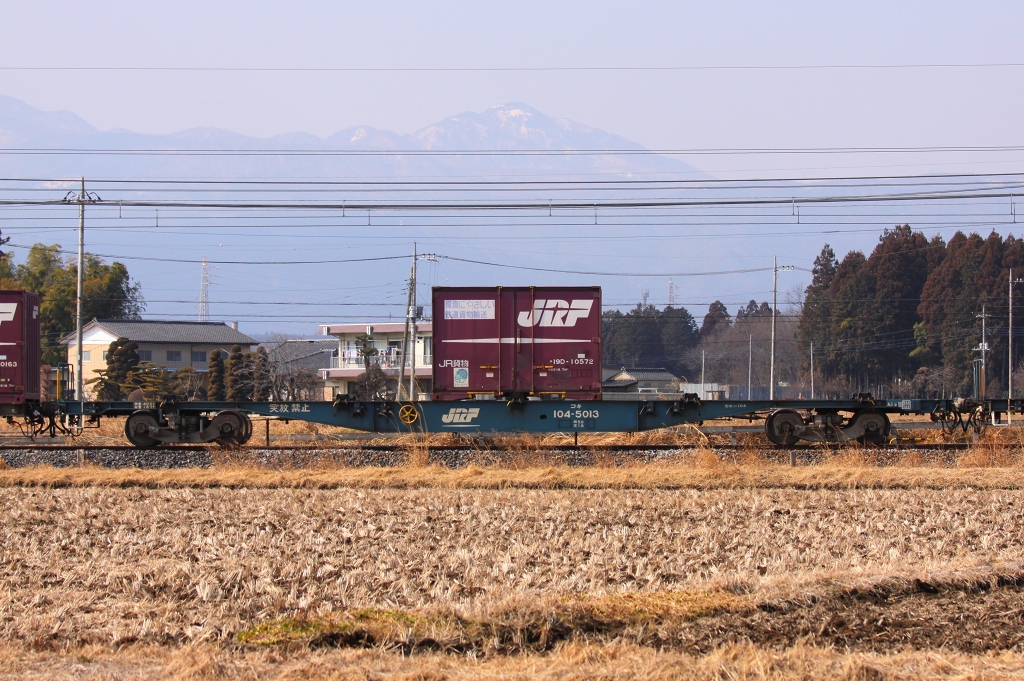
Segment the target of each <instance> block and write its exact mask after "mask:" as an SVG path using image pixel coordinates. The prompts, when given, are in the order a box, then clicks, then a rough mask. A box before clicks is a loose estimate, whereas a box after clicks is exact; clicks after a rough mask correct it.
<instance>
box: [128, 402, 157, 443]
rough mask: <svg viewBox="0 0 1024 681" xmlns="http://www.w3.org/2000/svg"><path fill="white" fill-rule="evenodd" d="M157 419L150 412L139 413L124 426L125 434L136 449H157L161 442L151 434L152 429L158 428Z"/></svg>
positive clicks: (132, 416) (130, 417) (131, 417)
mask: <svg viewBox="0 0 1024 681" xmlns="http://www.w3.org/2000/svg"><path fill="white" fill-rule="evenodd" d="M158 427H159V424H158V423H157V422H156V417H155V416H153V414H151V413H150V412H148V411H137V412H135V413H134V414H132V415H131V416H129V417H128V420H127V421H125V424H124V434H125V437H127V438H128V442H131V443H132V444H133V445H135V446H136V447H156V446H157V445H158V444H160V441H159V440H157V439H156V438H155V437H153V436H151V435H150V434H149V429H150V428H158Z"/></svg>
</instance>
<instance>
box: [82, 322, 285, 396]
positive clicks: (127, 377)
mask: <svg viewBox="0 0 1024 681" xmlns="http://www.w3.org/2000/svg"><path fill="white" fill-rule="evenodd" d="M138 348H139V346H138V344H137V343H136V342H135V341H130V340H128V339H127V338H118V339H117V340H115V341H113V342H112V343H111V344H110V345H109V346H108V348H107V367H106V369H104V370H102V371H99V372H98V375H97V377H96V378H94V379H92V380H91V381H89V384H90V385H92V386H93V392H94V393H95V394H96V396H97V399H99V400H107V401H119V400H124V399H127V398H128V397H129V396H130V395H131V394H132V393H133V392H135V391H137V390H141V391H142V393H143V394H144V395H147V396H150V397H153V398H156V399H163V398H165V397H171V396H173V397H176V398H178V399H181V400H207V399H209V400H213V401H225V400H226V401H228V402H265V401H267V399H268V398H269V397H270V392H271V390H270V388H271V380H270V362H269V359H268V356H267V351H266V350H265V349H264V348H262V347H260V348H257V349H256V351H255V352H244V353H243V352H242V347H241V346H240V345H233V346H232V347H231V352H230V353H229V354H228V355H227V360H226V361H225V358H224V353H222V352H221V351H220V350H214V351H212V352H211V353H210V361H209V371H208V373H207V377H208V381H204V380H203V375H202V373H201V372H198V371H196V370H195V369H193V368H192V367H183V368H181V369H176V370H168V369H167V367H166V366H164V365H162V364H159V365H157V364H154V363H153V362H147V361H143V360H140V359H139V354H138Z"/></svg>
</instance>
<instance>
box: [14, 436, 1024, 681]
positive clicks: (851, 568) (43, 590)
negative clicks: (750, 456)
mask: <svg viewBox="0 0 1024 681" xmlns="http://www.w3.org/2000/svg"><path fill="white" fill-rule="evenodd" d="M977 456H978V455H975V458H977ZM1022 509H1024V469H1022V468H1020V467H1018V466H1012V467H1003V468H992V467H988V468H986V467H978V468H966V467H962V468H937V467H927V468H920V467H907V466H904V467H898V468H891V469H878V468H866V467H862V466H858V465H855V462H853V463H848V464H845V465H841V463H834V464H833V465H830V466H822V467H801V468H798V469H790V468H788V467H782V466H770V465H763V464H762V465H748V466H734V465H722V464H720V463H718V464H716V463H713V462H711V461H702V460H699V459H694V460H690V461H688V462H686V463H685V464H683V463H676V464H674V465H673V464H665V465H659V466H647V467H636V468H609V469H600V468H598V469H595V468H589V469H560V468H551V467H540V468H523V469H520V470H511V469H469V470H462V471H445V470H438V469H433V468H422V467H412V468H405V469H392V470H384V471H379V470H378V471H370V470H361V469H347V470H346V469H339V470H321V471H270V470H257V469H245V468H229V467H214V468H213V469H210V470H207V471H165V472H156V471H145V472H144V471H104V470H99V469H89V468H84V469H70V470H64V471H57V470H54V469H20V470H6V471H0V514H2V517H3V519H4V522H3V524H2V526H0V547H2V549H0V550H2V559H3V560H2V563H0V587H2V592H0V678H3V677H4V675H7V676H9V677H12V678H13V677H38V678H46V677H50V678H110V679H115V678H116V679H122V678H159V677H172V678H289V679H290V678H296V679H298V678H331V677H334V678H480V677H496V678H533V677H542V678H543V677H547V678H602V677H603V678H613V677H614V678H624V677H630V678H678V677H680V676H682V677H693V678H709V679H711V678H714V679H726V678H737V679H758V678H815V677H817V678H820V677H825V676H828V677H833V678H850V679H871V678H920V677H925V676H927V677H944V678H974V677H977V678H1015V677H1019V676H1020V675H1021V674H1024V656H1022V655H1021V650H1020V648H1021V642H1022V640H1024V628H1022V626H1021V625H1022V624H1024V522H1022V520H1021V512H1022Z"/></svg>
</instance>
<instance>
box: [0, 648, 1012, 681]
mask: <svg viewBox="0 0 1024 681" xmlns="http://www.w3.org/2000/svg"><path fill="white" fill-rule="evenodd" d="M1022 674H1024V656H1021V655H1020V654H1017V653H1003V654H1000V655H993V656H981V657H978V656H968V655H957V654H955V653H949V652H905V653H897V654H889V655H878V654H870V653H867V654H866V653H842V652H837V651H834V650H823V649H820V648H814V647H809V646H803V645H800V646H796V647H793V648H790V649H787V650H773V649H765V648H760V647H756V646H749V645H740V646H729V647H726V648H723V649H722V650H720V651H716V652H715V653H713V654H711V655H707V656H695V655H687V654H684V653H679V652H673V651H655V650H651V649H649V648H643V647H637V646H628V645H603V646H602V645H581V644H574V645H569V646H565V647H564V648H561V649H559V650H558V651H556V652H553V653H549V654H544V655H523V656H517V657H501V658H489V659H472V658H462V657H452V656H450V655H439V654H426V655H417V656H414V657H404V656H398V655H392V654H387V653H380V652H377V651H367V650H320V651H313V652H308V651H302V652H280V651H249V652H245V653H237V652H232V651H225V650H223V649H219V648H215V647H210V646H187V647H184V648H181V649H178V650H167V649H162V648H154V647H144V646H129V647H126V648H124V649H122V650H121V651H119V652H116V653H114V652H111V651H109V650H103V649H82V650H75V651H71V652H66V653H52V652H46V653H31V652H25V651H21V650H15V649H7V650H5V649H3V648H0V679H6V678H33V679H41V680H45V681H49V680H51V679H85V678H89V679H95V680H96V681H106V680H110V681H113V680H114V679H118V680H122V679H124V680H127V679H152V678H169V679H181V680H183V681H184V680H189V681H191V680H208V679H226V680H227V679H279V680H280V681H299V680H300V679H303V680H305V679H331V680H333V681H350V680H352V681H354V680H356V679H360V680H361V679H380V680H382V681H383V680H395V681H399V680H401V681H413V680H424V681H425V680H432V679H438V680H440V679H450V680H451V681H462V680H464V679H465V680H470V679H474V680H475V679H503V680H504V681H518V680H519V679H545V680H551V681H554V680H556V679H557V680H559V681H577V680H583V679H598V680H604V679H627V678H628V679H639V680H642V681H656V680H657V681H660V680H661V679H680V678H685V679H695V680H699V681H705V680H706V681H723V680H733V679H742V680H743V681H761V680H763V679H777V680H780V681H797V680H799V681H806V680H807V679H837V680H839V681H865V680H873V679H894V680H896V679H925V678H927V679H951V680H952V679H957V680H963V679H987V680H992V681H998V680H1002V679H1019V678H1020V677H1021V675H1022Z"/></svg>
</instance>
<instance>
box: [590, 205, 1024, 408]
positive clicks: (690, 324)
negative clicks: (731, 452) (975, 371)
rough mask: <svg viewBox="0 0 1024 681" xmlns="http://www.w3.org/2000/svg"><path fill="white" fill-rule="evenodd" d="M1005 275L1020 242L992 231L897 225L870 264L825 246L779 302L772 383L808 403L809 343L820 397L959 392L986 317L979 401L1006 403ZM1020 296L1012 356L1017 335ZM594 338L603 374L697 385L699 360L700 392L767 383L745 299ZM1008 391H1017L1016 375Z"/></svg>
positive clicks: (611, 322) (607, 318) (651, 310)
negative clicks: (670, 378) (946, 231)
mask: <svg viewBox="0 0 1024 681" xmlns="http://www.w3.org/2000/svg"><path fill="white" fill-rule="evenodd" d="M1011 268H1013V269H1014V270H1015V272H1019V273H1020V274H1019V276H1021V277H1022V278H1024V245H1022V242H1021V240H1020V239H1017V238H1016V237H1013V236H1008V237H1006V238H1005V239H1004V238H1003V237H1002V236H1000V235H999V234H998V233H996V232H992V233H991V234H989V235H988V236H987V237H982V236H979V235H978V234H970V235H965V234H963V233H962V232H957V233H956V234H955V235H954V236H953V237H952V238H950V240H949V242H948V243H947V242H946V241H944V240H943V239H942V237H940V236H933V237H932V238H930V239H929V238H927V237H926V236H925V235H924V234H923V233H921V232H919V231H914V230H913V229H912V228H911V227H910V226H909V225H902V226H897V227H895V228H893V229H888V230H885V231H884V232H883V234H882V235H881V236H880V237H879V241H878V244H877V245H876V246H875V247H874V249H873V250H872V251H871V253H870V254H869V255H867V256H865V255H864V253H862V252H861V251H850V252H849V253H847V254H846V255H845V256H843V258H842V259H841V260H840V259H839V258H838V257H837V256H836V254H835V253H834V252H833V250H832V248H831V247H830V246H829V245H828V244H825V245H824V247H823V248H822V250H821V253H820V254H819V255H818V257H817V258H816V259H815V261H814V264H813V272H812V280H811V283H810V285H809V286H808V287H807V288H806V290H805V291H804V292H803V295H802V296H801V297H800V298H799V299H797V300H790V301H788V302H787V304H786V305H780V310H779V316H778V319H777V325H778V328H777V342H776V379H777V381H778V382H780V383H781V384H783V385H791V386H794V387H799V388H800V389H801V391H802V392H803V393H804V394H807V392H808V391H807V387H808V385H809V383H810V378H811V375H810V363H811V348H812V346H813V349H814V378H815V382H816V386H817V391H818V395H819V396H823V395H826V394H828V395H833V396H842V395H846V394H849V393H852V392H859V391H871V392H873V393H875V394H876V395H879V396H882V394H886V395H892V396H918V397H930V396H934V397H940V396H943V395H945V396H951V395H961V396H965V395H969V394H970V392H971V387H972V381H971V368H972V363H973V362H974V360H976V359H980V358H981V353H980V352H979V351H978V348H979V346H980V343H981V335H982V321H983V320H982V315H983V314H984V317H985V319H984V324H985V332H986V340H987V343H988V352H987V353H986V364H987V371H986V373H987V377H988V379H987V393H988V395H989V396H998V395H1005V389H1006V374H1007V369H1008V357H1007V338H1008V321H1009V275H1010V269H1011ZM1015 276H1018V275H1016V274H1015ZM1020 293H1021V294H1022V295H1021V296H1020V297H1015V299H1014V318H1015V320H1016V321H1015V325H1014V340H1015V345H1016V346H1017V347H1020V341H1019V339H1020V338H1022V337H1024V316H1022V315H1021V313H1022V312H1024V305H1022V302H1024V301H1022V298H1024V290H1022V291H1021V292H1020ZM603 336H604V338H603V340H604V343H603V345H604V348H603V352H604V358H605V362H606V364H608V365H612V366H615V365H620V364H621V365H622V366H657V367H665V368H667V369H669V370H670V371H672V372H673V373H675V374H676V375H677V376H680V377H681V378H686V379H687V380H689V381H691V382H696V381H698V380H700V375H699V374H700V370H701V362H702V360H703V363H704V372H705V380H706V381H707V382H709V383H710V382H718V383H732V384H740V385H743V384H746V383H747V380H748V371H749V372H750V380H751V381H752V383H753V384H754V385H767V383H768V370H769V360H768V356H769V353H770V338H771V306H770V305H769V304H768V303H758V302H756V301H753V300H752V301H750V302H749V303H747V304H746V305H745V306H744V307H741V308H739V309H738V310H737V311H736V314H735V315H732V314H730V312H729V310H728V309H727V307H726V306H725V305H724V304H722V303H721V302H720V301H715V302H714V303H712V304H711V306H710V307H709V310H708V313H707V314H706V315H705V317H704V319H703V320H702V322H701V324H700V325H698V324H697V320H696V319H695V318H694V317H693V316H692V315H690V313H688V312H687V311H686V310H685V309H683V308H675V307H667V308H664V309H661V310H659V309H657V308H655V307H654V306H649V305H647V306H645V305H638V306H637V307H636V308H634V309H632V310H629V311H628V312H625V313H623V312H620V311H618V310H610V311H606V312H605V313H604V334H603ZM1016 354H1017V353H1016V352H1015V355H1016ZM1018 356H1019V355H1018ZM1019 365H1020V362H1019V361H1017V362H1015V366H1018V367H1019ZM1021 378H1022V379H1024V376H1022V377H1021ZM1014 386H1015V389H1014V393H1015V394H1021V392H1022V391H1021V390H1020V389H1024V380H1019V379H1018V378H1017V375H1016V373H1015V377H1014Z"/></svg>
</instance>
